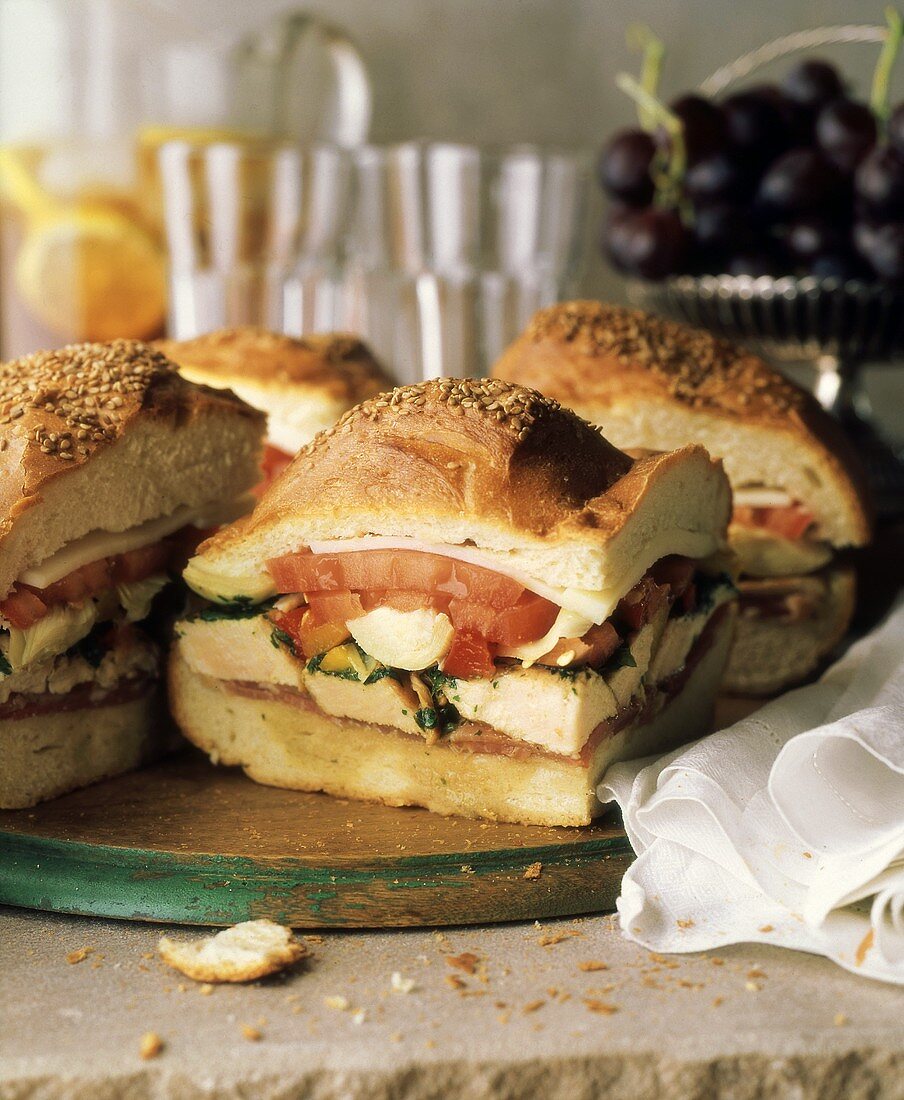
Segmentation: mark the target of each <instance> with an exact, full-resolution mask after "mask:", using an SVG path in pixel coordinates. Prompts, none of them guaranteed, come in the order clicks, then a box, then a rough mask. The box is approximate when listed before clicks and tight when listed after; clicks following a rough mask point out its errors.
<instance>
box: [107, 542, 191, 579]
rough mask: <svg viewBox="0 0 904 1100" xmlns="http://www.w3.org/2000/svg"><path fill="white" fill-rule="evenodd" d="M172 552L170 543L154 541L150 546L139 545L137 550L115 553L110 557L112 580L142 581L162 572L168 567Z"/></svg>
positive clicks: (173, 550) (172, 548)
mask: <svg viewBox="0 0 904 1100" xmlns="http://www.w3.org/2000/svg"><path fill="white" fill-rule="evenodd" d="M174 552H175V547H174V546H173V544H172V543H169V542H155V543H154V544H153V545H152V546H140V547H139V548H138V549H137V550H127V551H126V552H125V553H124V554H117V555H116V557H115V558H113V559H111V560H112V565H113V580H114V581H115V582H116V583H117V584H131V583H133V582H134V581H143V580H144V579H145V577H150V576H151V575H152V574H154V573H162V572H164V571H165V570H166V569H168V568H169V565H170V561H171V560H172V558H173V554H174Z"/></svg>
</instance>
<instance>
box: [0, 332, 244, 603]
mask: <svg viewBox="0 0 904 1100" xmlns="http://www.w3.org/2000/svg"><path fill="white" fill-rule="evenodd" d="M264 426H265V418H264V416H263V415H262V414H261V413H259V412H257V411H256V410H254V409H252V408H250V407H249V406H248V405H246V404H245V403H244V402H243V401H240V400H239V399H238V398H237V397H235V396H234V395H233V394H231V393H228V392H223V391H220V390H213V389H209V388H207V387H204V386H197V385H194V384H193V383H190V382H188V381H186V380H185V379H184V378H182V377H180V375H179V373H178V371H177V369H176V366H175V364H174V363H172V362H171V361H170V360H169V359H167V358H166V356H164V355H163V354H162V353H161V352H160V351H158V350H155V349H154V348H152V347H151V346H149V345H148V344H144V343H141V342H139V341H134V340H115V341H113V342H111V343H105V344H99V343H96V344H74V345H70V346H68V347H64V348H60V349H59V350H56V351H41V352H37V353H35V354H33V355H28V356H24V357H23V358H20V359H14V360H12V361H10V362H7V363H4V364H2V365H0V595H2V594H5V593H6V592H8V591H9V589H10V587H11V586H12V583H13V582H14V581H15V579H16V578H17V577H18V576H19V574H20V573H21V572H22V571H23V570H25V569H28V568H29V567H31V566H35V565H38V564H40V563H41V562H43V561H45V560H46V559H47V558H49V557H50V556H51V555H52V554H53V553H55V552H56V551H57V550H58V549H60V548H61V547H62V546H64V545H65V544H67V543H69V542H72V541H74V540H75V539H78V538H80V537H81V536H83V535H85V534H88V533H90V532H93V531H99V530H100V531H111V532H120V531H124V530H127V529H129V528H131V527H135V526H137V525H139V524H141V523H144V522H146V521H148V520H151V519H156V518H158V517H162V516H165V515H169V514H171V513H172V512H174V511H176V510H177V509H178V508H181V507H185V506H188V507H196V506H197V507H199V506H202V505H205V504H209V503H211V502H214V501H220V500H227V501H228V500H232V499H233V498H235V497H237V496H239V495H241V494H242V493H244V492H247V491H248V490H249V489H250V488H251V487H252V486H253V485H254V484H255V482H256V480H257V478H258V477H259V462H260V452H261V446H262V437H263V430H264Z"/></svg>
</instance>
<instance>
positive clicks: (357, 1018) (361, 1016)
mask: <svg viewBox="0 0 904 1100" xmlns="http://www.w3.org/2000/svg"><path fill="white" fill-rule="evenodd" d="M366 1019H367V1009H366V1008H359V1009H358V1010H357V1011H356V1012H353V1013H352V1023H353V1024H363V1023H364V1021H365V1020H366Z"/></svg>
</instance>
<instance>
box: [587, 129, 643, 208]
mask: <svg viewBox="0 0 904 1100" xmlns="http://www.w3.org/2000/svg"><path fill="white" fill-rule="evenodd" d="M655 152H656V145H655V143H654V141H653V139H652V138H651V137H650V135H649V134H647V133H644V131H643V130H622V131H621V132H620V133H617V134H616V135H615V136H614V137H613V138H612V139H611V140H610V141H609V142H608V144H607V145H606V146H605V148H604V149H603V151H602V153H601V154H600V158H599V164H598V166H597V172H598V175H599V181H600V185H601V186H602V188H603V190H604V191H605V192H606V193H607V194H608V195H611V196H612V197H613V198H617V199H621V200H622V202H627V203H630V204H631V205H633V206H647V205H648V204H649V203H650V202H651V201H652V199H653V180H652V178H651V177H650V164H651V162H652V160H653V156H654V154H655Z"/></svg>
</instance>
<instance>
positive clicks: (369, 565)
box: [267, 550, 524, 611]
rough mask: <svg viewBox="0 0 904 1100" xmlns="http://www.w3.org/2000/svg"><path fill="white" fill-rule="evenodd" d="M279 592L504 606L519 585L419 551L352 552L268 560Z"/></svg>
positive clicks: (489, 571)
mask: <svg viewBox="0 0 904 1100" xmlns="http://www.w3.org/2000/svg"><path fill="white" fill-rule="evenodd" d="M267 568H268V570H269V572H270V575H271V576H272V577H273V580H274V581H275V582H276V585H277V587H278V588H279V590H280V592H304V593H305V594H308V593H311V592H323V591H336V590H337V589H351V590H352V591H355V592H372V591H375V590H381V591H386V590H389V589H395V590H401V591H405V592H421V593H423V594H425V595H428V596H429V595H431V594H433V593H441V594H443V595H445V596H448V597H452V598H458V599H464V598H469V599H472V600H474V601H475V602H477V603H481V604H484V605H486V606H487V607H493V608H496V609H497V610H500V611H501V610H503V609H504V608H506V607H510V606H511V605H512V604H513V603H515V602H516V600H517V599H518V597H519V596H520V595H521V593H522V592H523V591H524V585H522V584H519V583H518V581H514V580H512V579H511V578H510V577H506V576H503V575H502V574H501V573H496V572H494V571H493V570H492V569H485V568H484V567H483V566H481V565H469V564H468V563H467V562H460V561H455V560H454V559H453V558H446V557H443V556H442V555H441V554H430V553H427V552H425V551H421V550H352V551H349V552H347V553H342V554H311V553H300V554H287V555H285V556H284V557H281V558H273V559H272V560H271V561H269V562H267Z"/></svg>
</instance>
